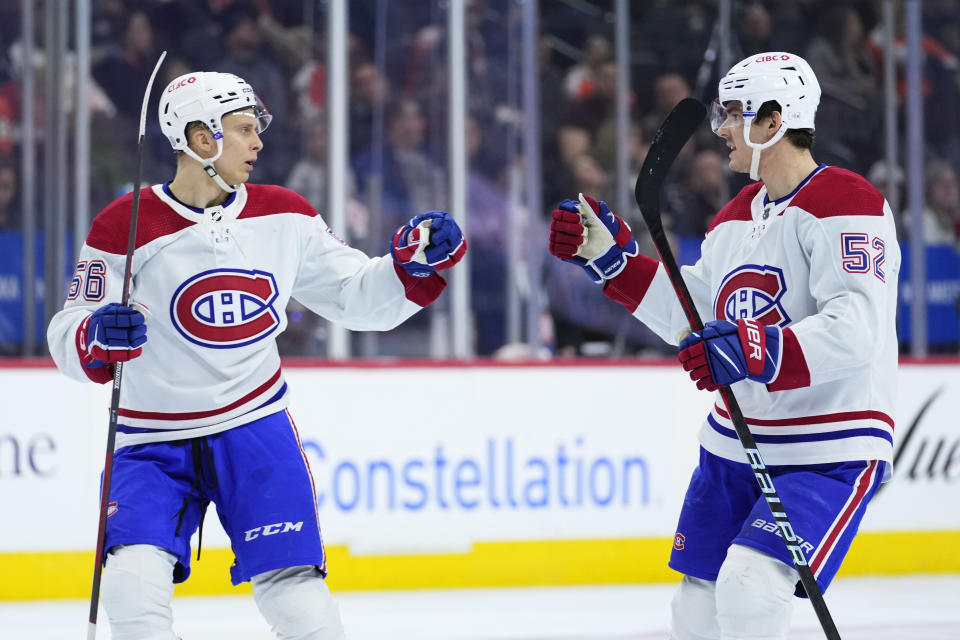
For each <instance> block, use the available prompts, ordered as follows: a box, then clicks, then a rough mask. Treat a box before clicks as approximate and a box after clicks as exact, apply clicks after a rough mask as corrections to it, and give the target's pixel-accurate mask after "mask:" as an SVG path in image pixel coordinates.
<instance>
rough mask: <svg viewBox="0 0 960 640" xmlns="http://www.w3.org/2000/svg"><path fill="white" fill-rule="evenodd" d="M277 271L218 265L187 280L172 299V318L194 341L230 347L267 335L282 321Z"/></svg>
mask: <svg viewBox="0 0 960 640" xmlns="http://www.w3.org/2000/svg"><path fill="white" fill-rule="evenodd" d="M276 300H277V281H276V280H275V279H274V277H273V274H272V273H268V272H266V271H259V270H256V269H254V270H246V269H213V270H211V271H204V272H203V273H199V274H197V275H195V276H193V277H192V278H190V279H189V280H187V281H186V282H184V283H183V284H181V285H180V286H179V287H178V288H177V290H176V292H175V293H174V294H173V299H172V300H171V301H170V319H171V320H172V321H173V326H175V327H176V328H177V331H179V332H180V334H181V335H182V336H183V337H184V338H186V339H187V340H189V341H190V342H192V343H194V344H198V345H200V346H203V347H210V348H212V349H227V348H230V347H242V346H244V345H247V344H250V343H252V342H256V341H258V340H262V339H263V338H265V337H267V336H269V335H270V334H272V333H273V332H274V331H276V330H277V327H279V326H280V315H279V314H278V313H277V310H276V309H275V308H274V303H275V302H276Z"/></svg>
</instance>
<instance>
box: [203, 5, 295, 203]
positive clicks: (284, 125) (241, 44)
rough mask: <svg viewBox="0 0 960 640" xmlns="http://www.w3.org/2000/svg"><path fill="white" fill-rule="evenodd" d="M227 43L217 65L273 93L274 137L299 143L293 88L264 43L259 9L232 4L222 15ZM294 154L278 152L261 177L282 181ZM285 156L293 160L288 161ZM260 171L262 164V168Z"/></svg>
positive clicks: (276, 141)
mask: <svg viewBox="0 0 960 640" xmlns="http://www.w3.org/2000/svg"><path fill="white" fill-rule="evenodd" d="M221 20H222V24H223V42H224V45H225V47H226V55H225V56H224V58H223V59H222V60H220V61H219V62H218V63H217V64H216V65H215V66H214V68H216V69H217V71H220V72H222V73H232V74H234V75H237V76H240V77H241V78H243V79H244V80H246V81H247V82H249V83H250V84H251V86H254V87H257V91H258V92H260V94H261V95H265V96H270V103H269V104H268V105H267V108H268V109H270V112H271V113H272V114H273V115H274V125H273V127H272V128H271V129H270V136H271V140H273V141H274V144H276V145H278V146H287V148H290V147H294V146H295V145H296V142H295V139H294V136H293V135H292V133H291V129H290V120H288V117H287V114H288V109H287V92H288V91H289V89H290V87H289V86H288V84H287V81H286V76H285V75H284V73H283V70H282V69H281V68H280V66H279V65H278V64H277V63H276V62H274V61H273V59H272V58H271V57H270V55H269V53H268V52H267V51H266V50H265V48H264V47H263V46H262V44H263V36H262V34H261V32H260V27H259V25H258V23H257V11H256V10H255V9H254V8H253V7H252V6H251V5H249V4H247V3H246V2H242V1H239V2H234V3H233V4H230V5H229V6H228V7H227V9H226V10H224V12H223V14H222V18H221ZM292 157H293V156H292V154H289V153H288V154H276V155H275V156H272V157H271V162H270V163H264V165H266V166H264V167H263V169H262V173H261V177H260V178H259V180H262V181H263V182H265V183H269V184H279V183H281V182H283V179H284V177H286V176H287V174H288V173H289V172H290V167H291V166H292V164H293V162H292ZM285 158H291V160H288V161H285ZM258 171H260V167H258Z"/></svg>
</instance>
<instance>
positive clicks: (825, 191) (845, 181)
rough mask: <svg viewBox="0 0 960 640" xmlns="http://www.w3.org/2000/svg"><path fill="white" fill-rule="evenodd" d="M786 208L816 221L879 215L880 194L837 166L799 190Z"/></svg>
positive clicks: (881, 196)
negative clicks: (798, 209)
mask: <svg viewBox="0 0 960 640" xmlns="http://www.w3.org/2000/svg"><path fill="white" fill-rule="evenodd" d="M790 206H791V207H798V208H800V209H803V210H804V211H806V212H807V213H809V214H810V215H812V216H814V217H817V218H833V217H837V216H882V215H883V195H881V194H880V192H879V191H877V190H876V188H875V187H874V186H873V185H872V184H870V183H869V182H868V181H867V180H866V178H864V177H862V176H860V175H858V174H856V173H854V172H852V171H847V170H846V169H841V168H839V167H827V168H826V169H824V170H823V171H821V172H820V173H818V174H817V175H815V176H814V177H813V178H812V179H811V180H810V182H809V183H808V184H807V186H806V187H804V188H803V189H801V190H800V193H798V194H797V195H796V196H795V197H794V198H793V200H791V201H790Z"/></svg>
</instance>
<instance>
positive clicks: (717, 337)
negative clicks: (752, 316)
mask: <svg viewBox="0 0 960 640" xmlns="http://www.w3.org/2000/svg"><path fill="white" fill-rule="evenodd" d="M780 338H781V331H780V328H779V327H767V326H763V325H761V324H760V323H758V322H757V321H756V320H738V321H737V323H736V324H734V323H732V322H727V321H726V320H713V321H711V322H708V323H706V325H704V327H703V330H702V331H700V332H695V333H691V334H690V335H688V336H687V337H686V338H684V339H683V342H681V343H680V363H681V364H682V365H683V368H684V369H685V370H686V371H689V372H690V378H691V379H692V380H694V381H695V382H696V383H697V389H707V390H708V391H714V390H716V389H717V388H718V387H728V386H730V385H731V384H733V383H734V382H739V381H741V380H744V379H747V380H753V381H754V382H761V383H763V384H767V383H769V382H772V381H773V380H774V379H775V378H776V377H777V373H778V371H779V370H780V355H781V351H780V343H781V340H780Z"/></svg>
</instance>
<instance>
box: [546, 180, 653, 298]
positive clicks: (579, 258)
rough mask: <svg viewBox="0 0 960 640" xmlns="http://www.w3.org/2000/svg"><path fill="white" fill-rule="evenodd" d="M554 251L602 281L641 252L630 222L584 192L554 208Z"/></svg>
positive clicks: (552, 246) (552, 244)
mask: <svg viewBox="0 0 960 640" xmlns="http://www.w3.org/2000/svg"><path fill="white" fill-rule="evenodd" d="M550 253H552V254H553V255H555V256H557V257H558V258H560V259H561V260H564V261H566V262H572V263H574V264H577V265H580V266H581V267H583V269H584V271H586V272H587V275H589V276H590V278H591V279H592V280H593V281H594V282H596V283H598V284H602V283H603V282H604V281H606V280H609V279H611V278H615V277H617V276H618V275H620V272H622V271H623V269H624V268H625V267H626V266H627V259H628V258H632V257H633V256H636V255H638V254H639V253H640V247H639V245H637V241H636V239H635V238H634V237H633V232H632V231H631V230H630V225H628V224H627V223H626V222H624V221H623V220H622V219H621V218H620V217H619V216H617V215H615V214H614V213H613V212H612V211H610V208H609V207H608V206H607V203H606V202H603V201H599V202H598V201H597V200H594V199H593V198H591V197H590V196H587V195H584V194H582V193H581V194H580V200H579V201H577V200H564V201H563V202H561V203H560V204H559V205H558V206H557V208H556V209H554V211H553V220H552V221H551V223H550Z"/></svg>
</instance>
